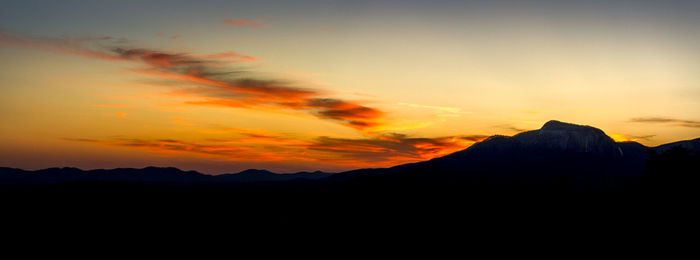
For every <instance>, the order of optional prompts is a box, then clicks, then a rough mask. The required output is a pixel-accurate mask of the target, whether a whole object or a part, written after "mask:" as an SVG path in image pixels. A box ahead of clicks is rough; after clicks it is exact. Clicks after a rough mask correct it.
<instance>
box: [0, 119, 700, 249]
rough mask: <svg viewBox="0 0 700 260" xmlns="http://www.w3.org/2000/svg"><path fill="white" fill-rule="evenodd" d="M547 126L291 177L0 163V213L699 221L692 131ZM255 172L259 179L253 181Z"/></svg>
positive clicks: (16, 225) (282, 220)
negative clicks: (620, 137) (433, 152)
mask: <svg viewBox="0 0 700 260" xmlns="http://www.w3.org/2000/svg"><path fill="white" fill-rule="evenodd" d="M553 122H554V123H552V122H550V123H548V124H546V125H545V126H544V127H543V128H542V129H540V130H535V131H531V132H526V133H522V134H519V135H516V136H514V137H500V136H496V137H492V138H489V139H488V140H485V141H483V142H481V143H477V144H475V145H473V146H472V147H470V148H469V149H466V150H464V151H461V152H458V153H455V154H452V155H448V156H445V157H442V158H437V159H433V160H430V161H427V162H421V163H415V164H407V165H400V166H396V167H392V168H386V169H363V170H356V171H351V172H345V173H337V174H326V173H320V172H316V173H302V174H301V175H298V176H297V177H294V178H290V177H289V176H285V177H283V178H282V179H278V178H277V177H275V176H268V175H269V174H272V173H269V172H263V171H247V173H246V174H248V177H246V178H243V177H241V176H243V175H241V176H234V177H232V176H228V177H218V178H215V177H212V176H208V175H202V174H199V173H196V172H182V171H180V170H177V169H174V168H155V167H150V168H145V169H115V170H99V171H97V172H95V171H89V172H85V171H81V170H78V169H74V168H54V169H47V170H42V171H36V172H26V171H22V170H18V169H11V168H2V171H0V174H1V175H0V176H1V177H2V178H1V180H2V185H1V186H0V196H2V200H3V214H2V218H3V223H6V227H7V228H12V229H18V230H24V231H26V232H24V233H25V234H27V232H28V233H29V234H31V230H37V229H42V230H43V229H51V230H54V229H58V230H61V231H62V232H71V230H74V229H77V228H80V229H87V230H91V231H93V232H96V233H104V232H117V233H119V232H131V231H133V230H135V229H138V230H154V231H155V232H157V233H159V234H170V233H172V234H182V233H183V232H192V231H195V232H198V231H211V232H221V233H222V234H224V235H229V236H233V235H234V234H236V232H240V231H241V230H257V232H268V231H270V230H275V231H279V230H294V231H295V232H301V233H297V234H303V233H305V232H309V231H311V230H316V231H318V230H320V231H323V232H331V233H334V232H347V231H351V232H372V233H373V232H382V231H387V230H393V231H396V232H407V233H415V232H421V231H427V232H453V233H455V234H457V235H460V236H477V235H476V234H480V235H478V237H479V238H480V239H504V236H506V235H505V234H509V235H507V237H508V238H513V236H516V237H522V238H523V239H527V238H528V237H531V236H535V235H538V236H539V235H543V234H546V235H547V236H551V237H559V236H561V237H578V238H583V237H588V236H592V237H597V239H611V240H614V239H615V236H624V237H626V238H627V239H629V238H635V237H636V238H637V239H642V238H644V239H648V238H649V237H654V238H655V239H661V238H662V237H664V236H668V235H670V234H672V233H673V234H675V233H678V232H680V233H688V232H692V230H694V229H695V228H696V227H697V222H698V219H697V216H698V215H697V214H696V213H695V211H697V206H698V200H697V198H698V197H700V196H698V193H699V189H698V185H699V184H700V182H699V178H698V176H700V175H699V174H700V153H698V150H697V147H698V143H700V141H699V140H698V139H696V140H691V141H684V142H679V143H674V144H670V145H663V146H659V147H652V148H649V147H644V146H642V145H640V144H637V143H615V142H614V141H612V140H611V139H609V137H607V136H606V135H605V134H604V133H602V131H600V130H598V129H595V128H592V127H587V126H578V125H571V124H565V123H560V122H556V121H553ZM256 174H263V175H264V176H267V177H265V178H262V179H260V178H258V179H256V178H252V179H251V177H250V176H256ZM258 177H260V176H258ZM365 235H368V234H365ZM628 242H629V241H628Z"/></svg>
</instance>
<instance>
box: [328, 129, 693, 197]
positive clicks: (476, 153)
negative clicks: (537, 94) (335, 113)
mask: <svg viewBox="0 0 700 260" xmlns="http://www.w3.org/2000/svg"><path fill="white" fill-rule="evenodd" d="M676 146H682V147H684V148H687V149H689V150H691V151H692V152H693V153H697V152H698V151H700V139H694V140H689V141H681V142H676V143H671V144H666V145H661V146H657V147H646V146H644V145H642V144H640V143H637V142H615V141H614V140H613V139H612V138H610V137H609V136H607V135H606V134H605V133H604V132H603V131H602V130H600V129H597V128H594V127H591V126H584V125H576V124H570V123H564V122H560V121H556V120H552V121H549V122H547V123H545V124H544V125H543V126H542V128H540V129H538V130H533V131H527V132H523V133H519V134H517V135H514V136H512V137H508V136H501V135H496V136H491V137H489V138H487V139H485V140H483V141H481V142H478V143H475V144H473V145H472V146H470V147H469V148H467V149H464V150H462V151H458V152H455V153H452V154H450V155H447V156H443V157H439V158H434V159H432V160H429V161H424V162H418V163H410V164H404V165H398V166H394V167H391V168H384V169H360V170H355V171H349V172H344V173H339V174H336V175H333V176H331V177H329V178H327V180H328V181H330V182H343V181H347V180H350V179H354V178H357V177H363V176H377V175H386V176H382V178H397V179H404V180H403V181H401V182H402V183H411V182H416V183H425V182H430V181H435V179H436V178H445V177H446V175H447V176H449V177H450V178H463V179H471V180H472V181H473V180H474V179H478V180H479V181H481V182H485V183H511V184H515V183H520V184H525V183H545V182H558V183H560V184H561V182H566V183H567V185H572V186H576V187H579V188H594V189H600V188H603V186H608V187H609V186H615V185H624V182H626V181H628V180H629V179H630V178H636V177H640V176H641V175H642V173H643V171H644V169H645V167H646V161H647V160H648V158H649V152H651V151H654V152H658V153H661V152H664V151H666V150H668V149H670V148H671V147H676ZM405 178H413V180H412V181H406V180H405ZM384 182H392V181H389V180H385V181H384ZM396 182H399V181H396Z"/></svg>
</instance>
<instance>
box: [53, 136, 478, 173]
mask: <svg viewBox="0 0 700 260" xmlns="http://www.w3.org/2000/svg"><path fill="white" fill-rule="evenodd" d="M239 130H240V133H239V134H240V135H241V137H238V138H224V139H221V138H218V139H215V138H212V139H206V140H204V141H200V142H192V141H183V140H176V139H139V138H123V137H119V138H112V139H106V140H97V139H87V138H63V139H64V140H67V141H73V142H85V143H92V144H97V145H107V146H121V147H127V148H131V149H138V150H145V151H149V152H153V153H157V154H163V155H179V154H182V153H194V154H199V155H202V156H214V157H219V158H224V159H227V160H234V161H262V162H272V161H323V162H324V163H327V164H332V165H338V166H354V167H387V166H393V165H398V164H403V163H409V162H417V161H422V160H427V159H431V158H435V157H438V156H442V155H446V154H449V153H452V152H455V151H459V150H462V149H465V148H467V147H469V146H470V145H471V144H473V143H474V142H478V141H480V140H483V139H485V138H486V136H483V135H470V136H446V137H436V138H414V137H408V136H405V135H401V134H384V135H379V136H376V137H370V138H362V139H348V138H334V137H326V136H323V137H317V138H315V139H311V140H300V139H297V138H292V137H289V136H285V135H280V134H270V133H263V132H258V131H251V130H245V129H233V130H232V131H239Z"/></svg>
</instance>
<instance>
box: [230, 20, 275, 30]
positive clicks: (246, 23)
mask: <svg viewBox="0 0 700 260" xmlns="http://www.w3.org/2000/svg"><path fill="white" fill-rule="evenodd" d="M221 23H223V24H227V25H233V26H237V27H248V28H255V29H258V28H265V27H267V24H266V23H265V21H263V20H262V19H254V20H247V19H239V20H224V21H223V22H221Z"/></svg>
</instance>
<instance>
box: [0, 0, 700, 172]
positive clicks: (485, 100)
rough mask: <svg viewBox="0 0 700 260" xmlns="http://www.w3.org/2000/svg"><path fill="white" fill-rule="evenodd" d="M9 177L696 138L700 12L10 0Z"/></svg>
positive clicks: (656, 5)
mask: <svg viewBox="0 0 700 260" xmlns="http://www.w3.org/2000/svg"><path fill="white" fill-rule="evenodd" d="M0 3H1V4H0V60H1V61H2V62H0V122H2V123H0V144H2V145H0V166H10V167H20V168H25V169H38V168H46V167H53V166H76V167H81V168H88V169H89V168H113V167H143V166H147V165H157V166H175V167H179V168H182V169H187V170H190V169H194V170H198V171H201V172H204V173H223V172H236V171H239V170H242V169H247V168H266V169H270V170H275V171H280V172H293V171H299V170H318V169H320V170H327V171H338V170H346V169H353V168H358V167H384V166H391V165H395V164H400V163H406V162H414V161H420V160H425V159H429V158H433V157H435V156H440V155H444V154H448V153H451V152H454V151H458V150H461V149H464V148H465V147H468V146H469V145H471V144H472V143H473V142H476V141H479V140H482V139H483V138H485V137H486V136H490V135H494V134H503V135H513V134H517V133H518V132H521V131H525V130H531V129H538V128H539V127H540V126H541V125H542V124H544V123H545V122H546V121H548V120H550V119H557V120H561V121H566V122H572V123H578V124H586V125H593V126H596V127H599V128H601V129H602V130H603V131H605V132H606V133H607V134H608V135H610V136H612V137H613V138H615V139H616V140H635V141H638V142H641V143H643V144H645V145H650V146H654V145H658V144H662V143H667V142H672V141H678V140H684V139H692V138H697V137H700V73H698V72H699V71H700V1H609V0H608V1H27V0H24V1H4V0H3V1H0Z"/></svg>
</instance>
